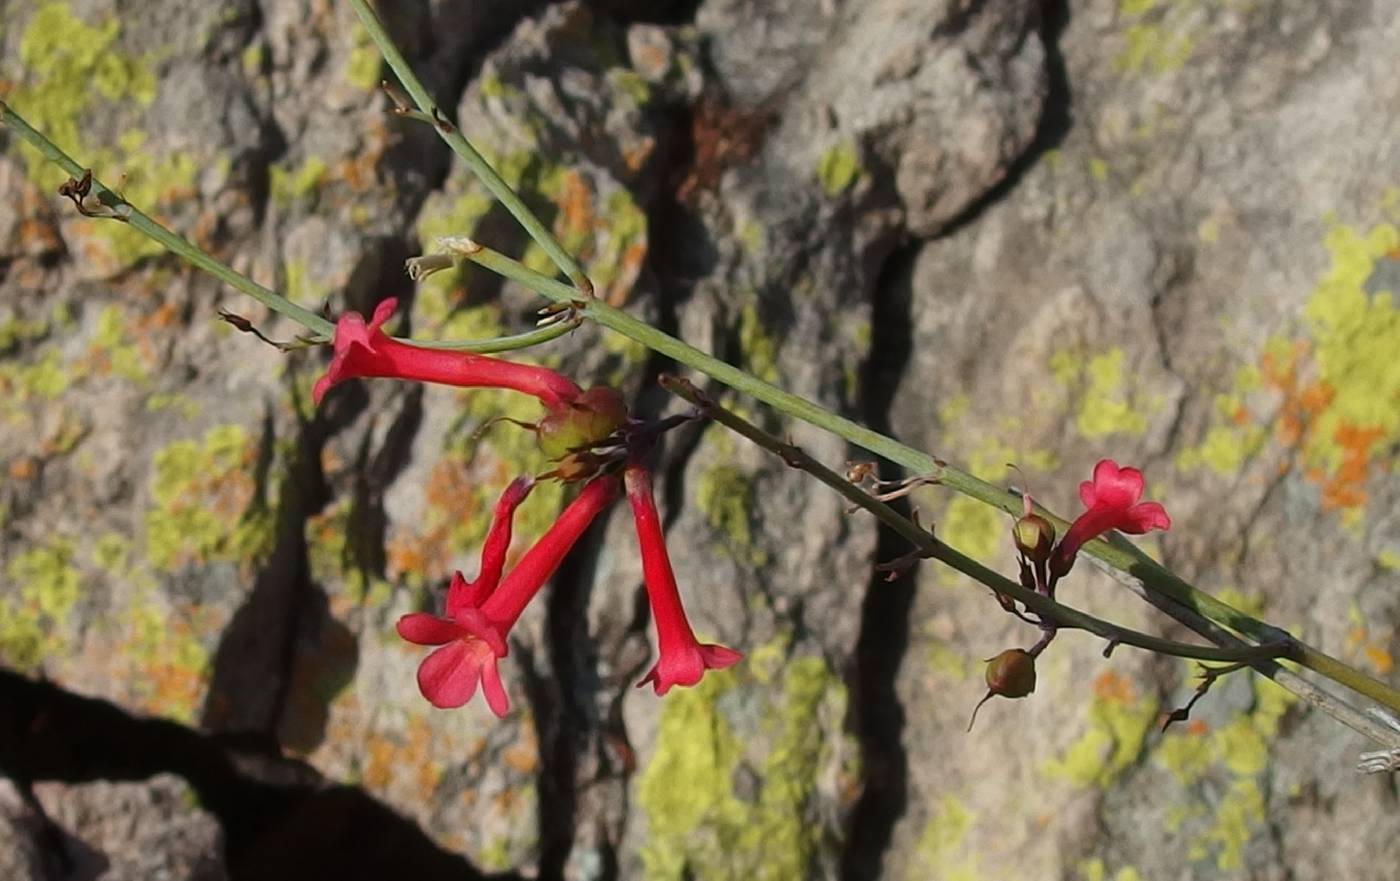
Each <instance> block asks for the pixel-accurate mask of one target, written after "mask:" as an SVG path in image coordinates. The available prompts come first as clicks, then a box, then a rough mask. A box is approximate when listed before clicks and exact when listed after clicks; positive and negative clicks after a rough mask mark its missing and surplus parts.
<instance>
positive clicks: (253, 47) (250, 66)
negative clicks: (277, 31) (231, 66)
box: [238, 43, 265, 77]
mask: <svg viewBox="0 0 1400 881" xmlns="http://www.w3.org/2000/svg"><path fill="white" fill-rule="evenodd" d="M264 56H265V52H264V50H263V44H262V43H249V44H248V46H247V47H246V48H245V49H244V50H243V52H242V54H241V55H239V56H238V60H239V63H240V64H241V65H242V66H243V75H244V76H249V77H252V76H257V75H258V74H259V73H261V72H262V66H263V58H264Z"/></svg>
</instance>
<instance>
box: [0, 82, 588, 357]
mask: <svg viewBox="0 0 1400 881" xmlns="http://www.w3.org/2000/svg"><path fill="white" fill-rule="evenodd" d="M0 124H3V125H5V126H6V127H7V128H9V129H10V130H11V131H13V132H14V133H15V134H17V135H19V136H20V138H21V139H22V140H23V141H25V142H26V143H28V144H29V145H30V146H31V147H33V148H34V149H36V150H38V151H39V153H40V154H42V155H43V157H44V158H45V159H48V160H49V161H50V162H52V163H54V164H55V165H57V166H58V167H59V168H61V169H63V170H64V171H65V172H67V173H68V174H69V175H70V176H71V177H73V178H86V180H87V181H88V185H89V186H90V188H91V193H92V196H93V197H95V198H96V199H97V200H98V201H100V202H101V204H102V205H104V206H105V207H106V208H107V209H109V210H110V211H111V212H112V214H113V216H112V217H110V218H100V219H98V220H99V222H100V221H101V220H103V219H106V220H112V221H113V222H123V223H126V224H127V225H129V226H130V227H131V228H132V229H134V230H136V231H138V232H140V233H142V234H144V235H145V236H147V237H148V238H150V239H152V240H154V241H156V242H158V243H159V244H160V245H162V246H163V247H164V248H165V249H166V250H167V251H169V252H170V253H172V254H174V255H176V256H177V257H181V258H183V259H184V260H185V261H186V262H188V263H190V264H191V265H193V266H195V267H196V268H198V269H202V270H204V271H205V272H207V273H209V274H210V275H212V276H214V277H215V278H217V279H219V280H220V281H222V282H224V283H225V284H227V285H229V286H230V287H232V288H234V289H235V290H237V291H239V292H241V293H244V294H247V295H248V296H250V297H252V298H253V299H254V300H257V301H258V302H259V303H262V304H263V305H264V306H266V307H267V308H269V309H271V310H272V311H273V312H277V313H280V314H281V315H284V316H286V317H287V318H290V319H291V320H293V321H295V322H296V323H298V324H300V325H301V326H303V327H305V328H306V329H308V330H309V331H311V333H312V336H310V337H308V338H307V339H306V342H307V343H308V344H319V343H327V342H330V339H331V335H332V334H333V333H334V332H335V325H334V324H332V323H331V322H330V321H328V320H327V319H325V318H324V317H322V316H320V315H317V314H316V313H315V312H312V311H311V310H309V309H306V308H304V307H302V306H298V305H297V304H296V303H293V302H292V301H291V300H288V299H287V298H286V297H284V296H282V295H281V294H279V293H277V292H276V291H274V290H271V289H269V288H266V287H264V286H262V285H260V284H258V283H257V282H255V281H253V280H252V279H251V278H248V277H247V276H246V275H243V274H242V273H240V272H238V271H237V270H235V269H233V267H231V266H229V265H228V264H227V263H224V262H222V261H220V260H218V259H216V258H214V257H213V256H211V255H209V254H207V253H205V252H204V251H202V250H200V249H199V248H198V247H196V246H195V245H194V244H192V243H191V242H189V241H188V240H186V239H184V238H182V237H181V236H179V235H176V234H175V233H173V232H171V231H170V230H168V229H166V228H165V227H164V226H161V225H160V224H159V223H157V222H156V221H154V220H152V219H151V218H150V216H148V215H147V214H145V213H144V212H142V211H141V210H140V209H139V208H137V207H136V206H135V205H132V204H131V203H130V202H127V201H126V200H125V199H123V198H122V197H121V196H120V195H119V194H118V193H117V192H116V191H114V190H112V189H111V188H110V187H108V186H106V185H105V184H103V183H102V181H101V180H99V179H98V178H97V177H96V176H95V175H91V174H89V173H88V172H89V169H87V168H85V167H83V166H82V165H80V164H78V163H77V162H76V161H74V160H73V158H72V157H70V156H69V155H68V154H67V153H65V152H64V151H63V150H62V149H61V148H60V147H59V146H58V145H57V144H55V143H54V142H53V141H50V140H49V139H48V138H47V137H45V136H44V135H43V133H41V132H39V131H38V130H36V129H35V128H34V127H33V126H31V125H30V124H29V123H28V122H27V121H26V120H25V119H24V117H22V116H20V115H19V114H18V113H17V112H15V110H14V109H13V108H11V107H10V106H9V105H8V104H6V103H5V102H4V101H0ZM118 218H119V219H118ZM578 325H579V319H578V318H577V313H575V315H574V316H573V317H568V318H563V319H560V320H557V321H555V322H553V323H551V324H548V325H546V326H544V327H537V328H535V329H533V330H529V331H525V332H524V333H519V334H515V335H512V336H504V337H497V338H494V339H489V340H450V341H446V342H429V341H425V340H412V339H404V340H402V341H403V342H406V343H411V344H413V345H415V346H423V347H425V348H435V349H456V350H461V351H468V352H476V353H478V354H491V353H493V352H508V351H514V350H517V349H524V348H528V347H530V346H536V345H539V344H540V343H545V342H549V341H550V340H553V339H558V338H559V337H561V336H563V335H564V334H566V333H568V332H569V331H571V330H573V329H574V328H576V327H578Z"/></svg>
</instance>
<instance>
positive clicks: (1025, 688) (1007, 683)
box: [967, 649, 1035, 731]
mask: <svg viewBox="0 0 1400 881" xmlns="http://www.w3.org/2000/svg"><path fill="white" fill-rule="evenodd" d="M986 678H987V693H986V695H984V696H983V698H982V699H981V700H980V701H978V702H977V706H975V707H973V708H972V718H971V719H969V720H968V722H967V730H968V731H971V730H972V723H973V722H976V721H977V711H978V710H980V709H982V705H983V704H985V703H986V702H987V701H989V700H991V699H992V695H1000V696H1001V697H1011V698H1016V697H1025V696H1026V695H1028V694H1030V693H1031V692H1033V691H1035V655H1032V654H1031V653H1030V652H1028V651H1026V650H1025V649H1007V650H1006V651H1004V652H1002V653H1001V654H999V655H997V656H996V657H994V658H988V659H987V672H986Z"/></svg>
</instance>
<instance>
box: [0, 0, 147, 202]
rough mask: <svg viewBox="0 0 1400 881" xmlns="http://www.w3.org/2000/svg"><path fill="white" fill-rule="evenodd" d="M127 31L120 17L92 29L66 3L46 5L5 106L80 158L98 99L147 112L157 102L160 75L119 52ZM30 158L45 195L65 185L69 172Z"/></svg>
mask: <svg viewBox="0 0 1400 881" xmlns="http://www.w3.org/2000/svg"><path fill="white" fill-rule="evenodd" d="M121 29H122V25H121V20H120V19H118V18H117V17H115V16H112V17H108V18H105V19H103V20H102V21H100V22H97V23H95V24H89V23H88V22H86V21H83V20H82V19H80V18H78V17H77V16H75V15H74V14H73V12H72V11H71V10H70V9H69V6H68V4H67V3H66V2H63V0H52V2H46V3H43V4H42V5H40V6H39V8H38V9H36V10H35V11H34V14H33V15H32V16H31V17H30V19H29V22H28V24H27V25H26V26H25V29H24V33H23V35H22V36H21V37H20V42H19V62H20V69H21V70H22V71H23V73H24V81H23V84H22V85H21V86H20V87H19V88H17V89H16V90H15V91H14V92H13V93H12V94H11V95H10V96H9V98H8V99H7V100H8V101H9V102H10V103H11V104H13V105H14V107H15V109H16V110H18V111H19V112H21V113H23V114H24V115H25V118H26V119H28V120H29V123H30V124H31V125H33V126H34V127H35V128H37V129H38V130H39V131H41V132H43V133H44V134H45V135H47V136H48V138H49V139H50V140H52V141H53V142H54V143H56V144H58V145H59V146H60V147H62V148H63V149H65V150H67V151H69V152H70V153H77V154H78V155H81V154H82V153H83V152H84V151H85V147H86V146H88V142H87V141H86V139H85V138H83V137H82V128H83V125H84V122H85V119H86V117H87V116H88V115H89V114H90V113H92V112H94V111H96V110H97V106H96V105H97V99H98V98H102V99H105V100H107V101H122V100H127V99H133V100H135V101H136V102H138V103H139V104H143V105H145V104H150V103H151V101H152V100H154V98H155V76H154V74H153V73H152V72H151V69H150V67H149V65H148V63H147V62H146V61H145V60H144V59H141V58H137V57H133V56H129V55H126V54H123V53H122V51H121V49H120V47H119V46H118V37H119V36H120V35H121ZM26 155H27V157H28V160H29V177H30V179H31V180H34V181H36V182H37V183H38V184H39V185H40V186H41V187H42V188H44V189H49V188H51V187H55V186H57V185H58V184H59V183H60V182H61V181H62V180H63V179H64V177H65V175H64V173H63V172H62V171H61V170H59V169H58V168H57V167H56V166H50V165H48V163H47V161H46V160H45V159H44V158H43V157H42V156H39V155H38V154H37V153H31V154H26Z"/></svg>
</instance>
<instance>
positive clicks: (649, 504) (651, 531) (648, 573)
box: [626, 462, 743, 694]
mask: <svg viewBox="0 0 1400 881" xmlns="http://www.w3.org/2000/svg"><path fill="white" fill-rule="evenodd" d="M626 483H627V501H628V502H629V503H630V504H631V506H632V519H633V522H634V523H635V525H636V527H637V543H638V544H639V545H640V546H641V550H642V573H643V576H644V579H645V581H646V587H647V600H648V601H649V602H650V603H651V616H652V618H654V619H655V620H656V641H657V646H658V648H659V650H660V652H661V658H660V660H658V661H657V662H656V666H654V667H652V668H651V672H650V673H648V674H647V675H646V676H645V677H643V679H642V681H641V682H638V683H637V687H638V688H641V687H642V686H643V685H646V684H647V683H648V682H650V683H651V684H652V686H653V687H654V688H655V689H656V693H657V694H665V693H666V692H667V691H668V690H669V689H670V688H671V686H673V685H694V684H695V683H697V682H699V681H700V677H701V676H703V675H704V673H705V671H706V670H707V669H708V670H723V669H724V668H725V667H729V666H731V665H733V664H736V663H738V661H739V660H740V659H741V658H742V657H743V655H741V654H740V653H739V652H736V651H734V650H733V649H730V648H725V647H724V646H722V645H710V644H706V643H702V642H700V641H698V640H697V639H696V638H695V632H694V631H693V630H691V629H690V622H689V621H687V620H686V617H685V609H684V608H683V607H682V606H681V594H680V591H679V589H677V587H676V575H675V573H674V572H673V571H672V570H671V560H670V557H669V556H667V554H666V539H665V537H664V536H663V535H662V533H661V518H660V517H658V516H657V513H656V500H655V499H654V498H653V497H652V491H651V474H650V472H648V471H647V470H646V469H645V468H644V467H642V466H641V465H639V464H637V463H635V462H629V463H628V464H627V472H626Z"/></svg>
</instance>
